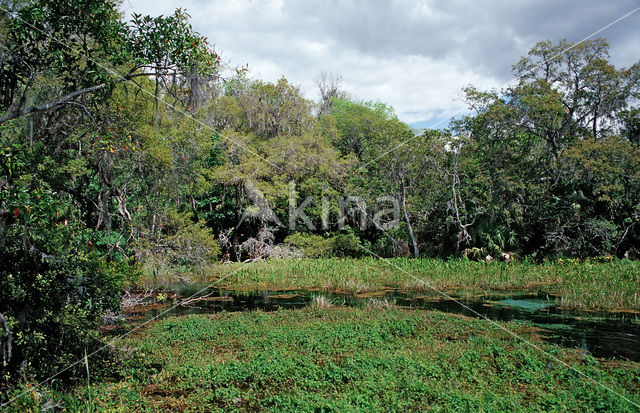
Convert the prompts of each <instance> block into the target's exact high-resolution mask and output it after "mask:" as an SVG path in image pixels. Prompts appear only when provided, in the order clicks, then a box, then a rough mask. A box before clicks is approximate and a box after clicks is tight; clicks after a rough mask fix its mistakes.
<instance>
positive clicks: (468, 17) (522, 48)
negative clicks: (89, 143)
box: [123, 0, 640, 126]
mask: <svg viewBox="0 0 640 413" xmlns="http://www.w3.org/2000/svg"><path fill="white" fill-rule="evenodd" d="M176 7H182V8H186V9H187V11H188V12H189V13H190V14H191V16H192V23H193V26H194V28H195V29H196V30H197V31H199V32H200V33H202V34H204V35H206V36H207V37H208V38H209V39H210V41H211V42H213V43H214V44H215V45H216V49H217V50H218V51H221V52H222V55H223V57H224V58H226V59H229V60H230V61H231V63H232V64H233V65H237V66H242V65H244V64H246V63H248V64H249V69H250V74H251V75H252V76H257V77H259V78H261V79H263V80H267V81H275V80H277V79H278V78H279V77H281V76H285V77H286V78H287V79H288V80H289V81H290V82H291V83H293V84H296V85H300V86H301V87H302V89H303V91H304V92H305V93H306V95H307V96H308V97H309V98H316V96H317V93H316V90H315V85H314V83H313V79H314V78H315V77H316V76H317V75H318V73H319V72H320V71H321V70H328V71H332V72H337V73H340V74H341V75H342V77H343V85H344V88H345V89H346V91H347V92H349V93H350V94H352V95H353V96H356V97H358V98H361V99H364V100H381V101H383V102H386V103H388V104H390V105H392V106H393V107H394V108H395V109H396V112H397V113H398V115H399V117H400V119H401V120H403V121H405V122H408V123H417V122H420V121H425V120H427V119H433V118H438V119H440V118H446V117H448V116H449V114H453V113H455V112H459V111H460V110H461V109H464V104H463V103H462V102H460V101H459V100H457V98H459V96H460V90H461V88H462V87H463V86H466V85H469V84H473V85H475V86H477V87H479V88H490V87H500V86H502V85H503V84H504V83H506V82H507V81H508V80H509V72H510V67H511V65H512V64H513V63H515V62H516V61H517V60H518V58H519V57H520V56H522V55H524V54H526V52H527V51H528V49H529V48H530V47H531V46H533V45H534V44H535V43H536V42H537V41H540V40H545V39H551V40H554V41H555V40H558V39H559V38H562V37H566V38H567V39H569V40H572V41H577V40H580V39H582V38H583V37H584V36H586V35H588V34H590V33H592V32H593V31H595V30H597V29H599V28H600V27H602V26H604V25H606V24H608V23H610V22H611V21H613V20H614V19H616V18H618V17H620V16H621V15H623V14H625V13H626V12H628V11H630V10H631V9H633V7H635V2H634V0H619V1H613V2H612V1H610V0H596V1H594V2H593V3H590V4H589V5H585V4H584V3H583V2H582V1H581V0H570V1H568V2H566V3H558V2H556V1H555V0H542V1H535V2H534V1H524V2H508V1H498V0H492V1H489V2H471V3H469V2H461V1H448V0H447V1H445V0H430V1H426V0H421V1H419V2H416V1H409V0H396V1H393V2H387V1H364V0H351V1H347V0H332V1H328V2H325V3H318V2H308V1H304V0H278V1H275V0H274V1H259V0H245V1H242V0H232V1H222V0H219V1H218V0H216V1H206V0H125V2H124V4H123V9H124V10H125V11H126V12H127V13H128V12H130V11H137V12H142V13H144V14H152V15H157V14H169V13H172V12H173V10H174V9H175V8H176ZM639 15H640V13H638V15H634V16H631V17H629V18H628V19H627V20H625V21H623V22H620V23H619V24H618V25H616V26H614V27H612V28H611V29H610V30H608V31H607V32H604V33H602V35H603V36H605V37H609V36H611V37H609V39H610V42H611V44H612V48H611V51H612V60H613V61H614V63H616V64H619V65H629V64H631V63H633V62H635V61H638V59H639V58H640V56H638V51H639V50H640V41H639V40H638V39H639V36H638V34H639V32H640V30H639V29H638V27H640V25H638V22H639V20H640V17H639ZM423 123H424V122H423ZM440 126H446V125H440Z"/></svg>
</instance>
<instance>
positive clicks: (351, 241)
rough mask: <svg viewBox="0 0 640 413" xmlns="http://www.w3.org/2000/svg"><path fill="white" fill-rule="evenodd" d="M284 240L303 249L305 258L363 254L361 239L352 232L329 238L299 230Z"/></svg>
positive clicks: (357, 255)
mask: <svg viewBox="0 0 640 413" xmlns="http://www.w3.org/2000/svg"><path fill="white" fill-rule="evenodd" d="M284 242H285V244H287V245H289V246H292V247H294V248H297V249H299V250H302V252H303V253H304V256H305V258H328V257H359V256H361V255H362V249H361V248H360V239H359V238H358V237H357V236H356V235H355V234H353V233H351V232H345V233H340V234H336V235H334V236H332V237H329V238H324V237H322V236H320V235H313V234H302V233H299V232H298V233H295V234H292V235H289V236H288V237H287V238H285V240H284Z"/></svg>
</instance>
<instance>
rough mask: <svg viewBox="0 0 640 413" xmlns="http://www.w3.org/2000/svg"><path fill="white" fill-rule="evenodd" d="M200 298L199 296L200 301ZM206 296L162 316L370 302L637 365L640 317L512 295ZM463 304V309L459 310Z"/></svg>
mask: <svg viewBox="0 0 640 413" xmlns="http://www.w3.org/2000/svg"><path fill="white" fill-rule="evenodd" d="M174 287H175V288H174V289H175V291H176V293H177V294H179V295H180V296H183V297H188V296H190V295H192V294H194V293H195V292H197V291H198V290H199V288H200V287H199V286H174ZM204 294H205V293H202V294H201V295H204ZM206 294H208V296H207V297H206V298H205V299H204V300H201V301H197V302H194V303H192V304H191V305H188V306H177V307H176V308H174V309H172V310H171V311H169V312H167V313H166V314H163V317H166V316H169V315H186V314H202V313H213V312H218V311H250V310H257V309H260V310H263V311H274V310H277V309H280V308H286V309H293V308H301V307H305V306H308V305H309V304H310V303H311V301H312V299H313V297H314V296H317V295H322V296H324V297H325V298H327V299H328V300H329V301H330V302H331V303H333V304H334V305H344V306H349V307H365V306H366V305H367V303H368V302H369V301H370V300H371V299H372V298H375V299H378V300H384V299H386V300H388V301H389V302H392V303H395V305H396V306H399V307H403V308H414V309H425V310H438V311H443V312H446V313H453V314H462V315H466V316H469V317H476V318H478V317H481V315H482V316H484V317H487V318H488V319H490V320H496V321H512V320H519V321H526V322H529V323H530V324H532V325H534V326H536V327H539V328H540V329H541V331H540V334H541V335H542V336H543V338H544V339H545V340H546V341H547V342H550V343H554V344H557V345H560V346H562V347H569V348H580V349H583V350H585V353H586V352H589V353H591V354H592V355H593V356H594V357H603V358H612V359H628V360H633V361H640V315H639V314H633V313H593V312H577V311H567V310H562V309H559V308H557V306H556V304H555V300H554V299H553V298H548V297H540V296H537V295H533V294H526V293H514V294H510V295H509V296H505V295H503V296H481V297H477V296H476V297H473V298H462V297H458V298H456V300H457V301H458V303H456V302H454V301H452V300H446V299H442V298H443V297H442V296H439V295H425V294H420V293H415V292H400V291H394V290H388V291H383V292H380V293H376V294H375V295H374V297H371V295H364V294H360V295H359V294H344V293H331V292H316V291H309V290H290V291H262V292H254V293H246V292H238V291H229V290H223V289H215V290H209V291H207V292H206ZM461 304H463V305H464V306H463V305H461ZM169 306H170V303H168V304H167V305H166V306H165V307H161V308H156V309H152V310H143V311H142V312H141V313H139V314H138V316H140V315H142V316H143V317H140V318H141V319H145V320H150V319H151V318H153V317H155V316H157V315H158V314H159V313H161V312H162V311H165V310H166V309H167V308H169Z"/></svg>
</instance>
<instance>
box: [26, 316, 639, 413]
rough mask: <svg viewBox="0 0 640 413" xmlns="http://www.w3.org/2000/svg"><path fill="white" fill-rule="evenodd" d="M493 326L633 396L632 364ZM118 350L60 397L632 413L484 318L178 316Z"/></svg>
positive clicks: (100, 403)
mask: <svg viewBox="0 0 640 413" xmlns="http://www.w3.org/2000/svg"><path fill="white" fill-rule="evenodd" d="M502 325H503V326H504V327H506V328H508V329H510V330H513V331H515V332H517V333H518V334H521V335H522V336H523V337H525V338H526V339H527V340H531V341H533V342H534V343H536V344H538V345H539V346H541V347H542V348H544V349H545V350H547V351H549V352H550V353H552V354H553V355H555V356H556V357H557V358H558V359H560V360H562V361H563V362H566V363H569V364H570V365H571V366H574V367H575V368H577V369H579V370H580V371H581V372H583V373H585V374H587V375H588V376H589V377H591V378H593V379H595V380H597V381H599V382H600V383H602V384H603V385H605V386H607V387H610V388H611V389H613V390H615V391H616V392H618V393H620V394H622V395H624V396H625V397H627V398H630V399H631V400H633V401H634V402H635V403H640V384H639V380H640V373H639V372H640V365H638V363H633V362H621V361H615V362H614V361H604V360H596V359H593V358H592V357H590V356H588V355H584V354H582V353H581V352H580V351H579V350H568V349H561V348H559V347H554V346H550V345H546V344H543V343H541V342H540V340H539V339H538V337H537V336H536V330H535V329H534V328H533V327H530V326H527V325H525V324H519V323H513V322H512V323H505V324H502ZM123 346H124V347H125V348H127V349H129V351H132V352H131V354H132V356H131V358H130V359H129V360H128V361H127V362H126V363H125V367H124V369H123V374H124V377H122V378H121V379H120V380H113V381H103V382H99V383H93V384H92V385H91V386H90V387H87V386H83V387H81V388H78V389H76V391H75V392H73V393H72V394H67V395H66V396H64V398H63V400H62V401H61V404H62V405H64V406H65V407H68V408H69V409H70V410H71V411H89V410H95V411H122V412H141V411H185V410H187V411H202V412H204V411H207V412H208V411H246V410H251V411H261V410H267V411H291V412H293V411H381V410H393V411H417V410H419V411H423V410H431V411H451V410H461V411H478V410H480V411H532V410H546V411H549V410H552V411H633V409H632V407H633V406H632V405H630V404H628V402H626V401H624V400H623V399H622V398H620V397H619V396H617V395H615V394H614V393H612V392H610V391H608V390H606V389H604V388H603V387H601V386H598V385H595V384H594V383H593V382H591V381H589V380H587V379H585V378H583V377H581V376H580V375H579V374H578V373H576V372H575V371H572V370H571V369H569V368H567V367H565V366H563V365H562V364H560V363H558V362H557V361H555V360H553V359H550V358H549V357H547V356H545V355H544V354H542V353H541V352H539V351H538V350H535V349H534V348H532V347H531V346H529V345H527V344H526V343H524V342H522V341H520V340H518V339H515V338H514V337H512V336H510V335H509V334H507V333H506V332H504V331H502V330H500V329H498V328H496V327H495V326H494V325H492V324H490V323H488V322H486V321H483V320H475V319H466V318H463V317H460V316H453V315H447V314H443V313H439V312H425V311H403V310H398V309H390V310H361V309H347V308H329V309H314V308H305V309H302V310H286V311H285V310H282V311H278V312H274V313H263V312H259V311H258V312H250V313H249V312H245V313H218V314H215V315H206V316H187V317H180V318H171V319H167V320H164V321H161V322H159V323H156V324H154V325H153V326H152V327H150V328H149V329H148V330H146V331H144V332H142V333H141V334H139V335H137V336H136V337H131V338H127V339H126V340H125V342H124V343H123ZM132 349H134V350H132ZM22 407H25V406H24V405H22ZM14 408H15V409H18V410H20V408H21V405H20V404H19V403H16V404H14ZM322 409H324V410H322Z"/></svg>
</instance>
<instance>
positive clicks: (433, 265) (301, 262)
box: [196, 258, 640, 310]
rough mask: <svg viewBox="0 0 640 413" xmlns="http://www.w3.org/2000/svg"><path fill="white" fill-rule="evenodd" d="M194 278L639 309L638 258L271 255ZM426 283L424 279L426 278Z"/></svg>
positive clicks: (242, 285) (253, 285) (248, 286)
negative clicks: (518, 295)
mask: <svg viewBox="0 0 640 413" xmlns="http://www.w3.org/2000/svg"><path fill="white" fill-rule="evenodd" d="M205 274H206V275H205V276H204V278H202V276H199V277H196V280H198V281H200V282H218V281H217V280H220V281H219V282H218V284H217V285H218V286H224V287H227V288H230V289H237V290H248V291H255V290H261V289H291V288H306V289H324V290H331V291H343V292H367V291H379V290H382V289H385V288H395V289H401V290H414V291H432V290H433V289H437V290H442V291H445V292H449V293H453V294H454V295H458V294H491V293H492V292H494V293H495V292H500V291H511V290H527V291H531V292H539V293H543V294H549V295H553V296H558V297H559V298H558V300H559V304H560V305H562V306H563V307H566V308H575V309H586V310H640V291H639V290H638V286H639V285H640V262H638V261H629V260H615V261H610V262H599V261H598V260H588V261H586V262H580V261H578V260H559V261H555V262H546V263H542V264H536V263H530V262H512V263H505V262H491V263H485V262H475V261H469V260H466V259H454V260H448V261H445V260H439V259H420V260H416V259H408V258H392V259H389V260H380V259H376V258H359V259H353V258H343V259H338V258H330V259H313V260H311V259H291V260H267V261H261V262H254V263H251V264H250V265H247V264H242V263H234V264H226V265H222V264H220V265H214V266H211V267H209V268H208V269H207V270H206V271H205ZM422 281H424V282H422Z"/></svg>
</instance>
